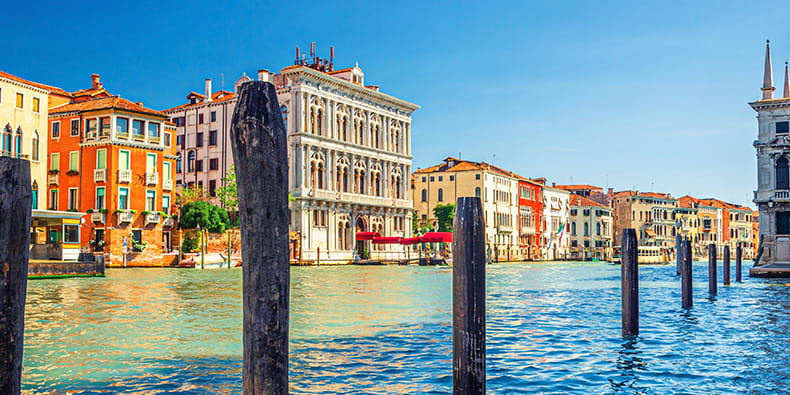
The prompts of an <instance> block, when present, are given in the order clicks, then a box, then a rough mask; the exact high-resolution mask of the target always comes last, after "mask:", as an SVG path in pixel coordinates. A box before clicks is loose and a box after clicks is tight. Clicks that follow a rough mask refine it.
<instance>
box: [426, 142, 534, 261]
mask: <svg viewBox="0 0 790 395" xmlns="http://www.w3.org/2000/svg"><path fill="white" fill-rule="evenodd" d="M520 179H523V178H522V177H520V176H518V175H516V174H514V173H512V172H509V171H507V170H504V169H501V168H499V167H496V166H493V165H491V164H488V163H485V162H472V161H466V160H461V159H457V158H453V157H448V158H446V159H445V160H444V162H443V163H441V164H438V165H436V166H431V167H428V168H426V169H420V170H417V171H416V172H415V173H414V175H413V180H414V181H413V188H414V189H413V194H414V207H415V209H416V210H417V215H418V220H419V223H420V225H421V226H428V227H431V228H433V227H434V226H435V223H436V218H435V217H434V214H433V209H434V208H435V207H436V206H437V205H439V204H448V203H453V204H454V203H455V202H456V200H457V199H458V198H459V197H463V196H477V197H480V198H481V200H482V204H483V212H484V213H485V223H486V244H487V254H488V257H489V259H490V260H491V261H507V260H513V259H519V255H518V254H519V246H518V218H519V206H518V191H519V189H518V181H519V180H520Z"/></svg>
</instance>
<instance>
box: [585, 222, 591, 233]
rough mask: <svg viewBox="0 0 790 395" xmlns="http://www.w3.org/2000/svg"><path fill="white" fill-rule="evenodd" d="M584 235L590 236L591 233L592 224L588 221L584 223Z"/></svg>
mask: <svg viewBox="0 0 790 395" xmlns="http://www.w3.org/2000/svg"><path fill="white" fill-rule="evenodd" d="M584 235H585V236H589V235H590V224H588V223H586V222H585V223H584Z"/></svg>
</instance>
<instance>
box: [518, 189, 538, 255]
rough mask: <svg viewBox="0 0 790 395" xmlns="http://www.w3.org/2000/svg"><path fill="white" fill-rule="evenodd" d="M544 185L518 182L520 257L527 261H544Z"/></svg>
mask: <svg viewBox="0 0 790 395" xmlns="http://www.w3.org/2000/svg"><path fill="white" fill-rule="evenodd" d="M542 224H543V184H540V183H537V182H534V181H531V180H527V179H519V180H518V248H519V249H518V256H519V258H520V259H525V260H539V259H543V257H542V255H541V248H540V243H541V237H542V235H543V230H542Z"/></svg>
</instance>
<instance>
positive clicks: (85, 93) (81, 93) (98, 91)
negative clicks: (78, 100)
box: [71, 88, 111, 97]
mask: <svg viewBox="0 0 790 395" xmlns="http://www.w3.org/2000/svg"><path fill="white" fill-rule="evenodd" d="M101 94H105V95H107V96H111V95H110V92H107V91H106V90H105V89H104V88H100V89H93V88H89V89H80V90H78V91H75V92H71V95H72V96H74V97H80V96H90V97H95V96H99V95H101Z"/></svg>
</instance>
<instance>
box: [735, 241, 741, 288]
mask: <svg viewBox="0 0 790 395" xmlns="http://www.w3.org/2000/svg"><path fill="white" fill-rule="evenodd" d="M742 259H743V249H741V244H740V243H738V246H737V247H735V282H738V283H739V282H741V260H742Z"/></svg>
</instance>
